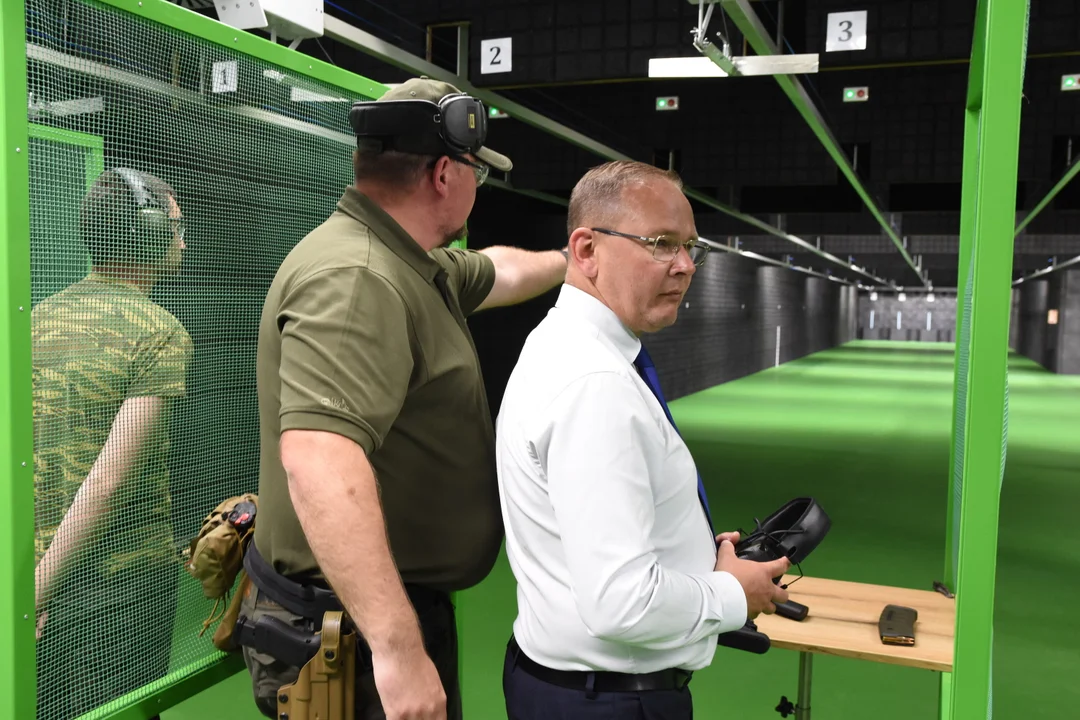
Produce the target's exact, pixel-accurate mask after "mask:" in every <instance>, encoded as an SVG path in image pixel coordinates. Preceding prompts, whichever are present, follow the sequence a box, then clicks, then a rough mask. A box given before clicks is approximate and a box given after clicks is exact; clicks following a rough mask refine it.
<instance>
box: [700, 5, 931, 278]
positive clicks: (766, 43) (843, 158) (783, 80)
mask: <svg viewBox="0 0 1080 720" xmlns="http://www.w3.org/2000/svg"><path fill="white" fill-rule="evenodd" d="M721 6H722V7H723V9H724V11H725V12H727V13H728V15H730V16H731V19H732V20H733V21H734V22H735V24H736V25H737V26H738V28H739V30H740V31H741V32H742V34H743V35H744V36H745V37H746V39H747V41H749V43H750V45H751V46H752V47H753V48H754V51H755V52H757V54H758V55H780V54H781V53H780V50H779V48H777V46H776V43H775V42H774V41H773V39H772V38H770V37H769V34H768V33H767V32H766V31H765V28H764V26H762V24H761V20H760V19H759V18H758V16H757V14H756V13H755V12H754V11H753V9H751V7H750V3H749V2H748V1H747V0H721ZM773 77H774V78H775V79H776V82H777V83H779V85H780V88H781V89H782V90H783V91H784V93H785V94H786V95H787V96H788V97H789V98H790V99H791V102H792V103H793V104H794V105H795V109H797V110H798V111H799V114H800V115H802V116H803V119H804V120H806V122H807V124H808V125H809V126H810V129H811V130H812V131H813V133H814V135H816V136H817V138H818V140H820V141H821V144H822V145H823V146H824V147H825V149H826V150H827V151H828V153H829V155H830V156H832V159H833V160H834V161H835V162H836V165H837V167H839V168H840V171H841V172H842V173H843V174H844V176H845V177H846V178H847V179H848V182H850V183H851V186H852V187H853V188H855V192H857V193H858V194H859V197H860V198H862V201H863V203H865V204H866V208H867V209H868V210H869V211H870V214H871V215H873V216H874V219H875V220H877V222H878V224H879V225H881V228H882V230H884V231H885V234H886V235H888V236H889V239H890V240H892V243H893V245H895V246H896V249H897V250H898V251H899V252H900V254H901V255H902V256H903V258H904V261H905V262H907V264H908V266H910V267H911V270H912V272H914V273H915V275H916V276H918V278H919V283H921V284H922V285H924V286H926V287H929V285H928V284H927V282H926V280H925V279H924V278H923V276H922V273H921V272H920V271H919V268H918V266H917V265H916V264H915V261H914V260H913V259H912V258H911V255H910V254H908V251H907V248H905V247H904V243H903V241H902V240H901V239H900V236H899V235H897V234H896V230H894V229H893V227H892V225H891V224H889V222H888V220H886V219H885V216H884V215H883V214H882V213H881V210H880V209H878V206H877V203H876V202H875V201H874V199H873V198H872V197H870V193H869V192H868V191H867V189H866V187H865V186H864V185H863V183H862V181H861V180H860V179H859V177H858V175H857V174H856V173H855V168H853V167H852V166H851V162H850V161H849V160H848V158H847V155H845V154H844V151H843V149H842V148H841V147H840V143H839V142H838V141H837V139H836V137H835V136H834V135H833V133H832V130H830V129H829V126H828V124H827V123H826V122H825V118H824V117H822V115H821V111H820V110H818V107H817V105H815V104H814V101H813V100H812V99H810V95H808V94H807V92H806V88H804V87H803V84H802V82H800V81H799V79H798V78H797V77H795V76H793V75H774V76H773Z"/></svg>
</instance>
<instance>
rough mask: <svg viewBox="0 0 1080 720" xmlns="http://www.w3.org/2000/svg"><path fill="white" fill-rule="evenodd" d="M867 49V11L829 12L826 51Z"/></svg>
mask: <svg viewBox="0 0 1080 720" xmlns="http://www.w3.org/2000/svg"><path fill="white" fill-rule="evenodd" d="M865 49H866V11H865V10H856V11H855V12H842V13H829V20H828V23H827V31H826V33H825V52H838V51H840V50H865Z"/></svg>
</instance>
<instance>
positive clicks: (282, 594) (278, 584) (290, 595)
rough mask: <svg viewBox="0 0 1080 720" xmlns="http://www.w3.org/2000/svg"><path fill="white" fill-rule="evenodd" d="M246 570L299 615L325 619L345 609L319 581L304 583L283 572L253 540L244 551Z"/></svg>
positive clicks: (273, 597)
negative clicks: (314, 583)
mask: <svg viewBox="0 0 1080 720" xmlns="http://www.w3.org/2000/svg"><path fill="white" fill-rule="evenodd" d="M244 570H246V571H247V574H248V577H250V578H251V582H253V583H255V587H257V588H259V590H260V591H261V592H264V593H266V595H267V597H269V598H270V599H271V600H273V601H274V602H276V603H277V604H278V605H280V606H281V607H283V608H285V609H286V610H288V611H289V612H291V613H293V614H295V615H300V616H302V617H306V618H310V619H313V620H318V621H320V622H321V621H322V617H323V615H324V614H326V613H328V612H336V611H339V610H341V609H342V607H341V603H340V602H339V601H338V599H337V596H336V595H334V593H333V591H331V590H326V589H323V588H321V587H318V586H316V585H310V584H304V585H301V584H300V583H298V582H294V581H293V580H290V579H289V578H287V577H285V576H284V575H282V574H280V573H279V572H278V571H277V570H275V569H274V568H273V566H271V565H270V563H268V562H266V560H265V559H264V558H263V556H262V555H260V554H259V551H258V549H257V548H256V547H255V543H253V542H252V543H248V546H247V550H246V551H245V552H244Z"/></svg>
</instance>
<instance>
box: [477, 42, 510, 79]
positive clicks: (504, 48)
mask: <svg viewBox="0 0 1080 720" xmlns="http://www.w3.org/2000/svg"><path fill="white" fill-rule="evenodd" d="M511 39H512V38H508V37H504V38H494V39H492V40H481V41H480V74H481V75H491V74H492V73H507V72H510V70H511V69H512V67H513V66H512V65H511V63H510V53H511Z"/></svg>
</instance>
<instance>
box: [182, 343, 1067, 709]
mask: <svg viewBox="0 0 1080 720" xmlns="http://www.w3.org/2000/svg"><path fill="white" fill-rule="evenodd" d="M952 353H953V350H952V346H951V345H934V344H928V343H900V342H887V341H886V342H871V341H864V342H855V343H850V344H848V345H845V346H842V347H839V348H835V349H832V350H828V351H825V352H822V353H818V354H815V355H811V356H809V357H805V358H802V359H801V360H796V361H793V362H790V363H786V364H784V365H781V366H780V367H778V368H774V369H770V370H766V371H764V372H761V373H757V374H755V375H752V376H750V377H746V378H743V379H741V380H736V381H733V382H730V383H726V384H724V385H719V386H717V387H714V388H711V389H709V390H705V391H703V392H700V393H697V394H694V395H691V396H688V397H685V398H682V399H679V400H677V401H675V402H673V403H672V405H671V407H672V412H673V414H674V416H675V420H676V422H677V423H678V424H679V428H680V430H681V431H682V433H683V435H684V437H686V439H687V441H688V443H689V444H690V447H691V449H692V450H693V452H694V456H695V458H696V459H697V462H698V465H699V467H700V468H701V472H702V476H703V477H704V479H705V483H706V485H707V487H708V489H709V495H710V498H711V505H712V508H713V515H714V518H715V520H716V523H717V525H718V529H731V528H735V527H742V528H744V529H747V530H749V529H750V527H751V524H752V522H753V518H754V517H755V516H757V517H760V518H764V517H765V516H767V515H768V514H769V513H771V512H772V511H773V510H775V509H776V508H778V507H780V506H781V505H782V504H783V503H785V502H787V501H788V500H790V499H791V498H793V497H796V496H798V495H802V494H811V495H813V496H814V497H816V498H817V499H818V500H819V501H820V502H821V504H822V506H823V507H824V508H825V510H826V511H827V512H828V513H829V515H830V517H831V518H832V520H833V526H832V530H831V531H830V533H829V535H828V536H827V537H826V538H825V540H824V541H823V542H822V544H821V545H820V546H819V547H818V548H817V549H816V550H815V551H814V553H813V554H812V555H811V556H810V558H809V559H808V560H807V561H806V562H805V563H804V564H803V570H804V571H805V572H806V573H808V574H810V575H815V576H820V577H828V578H837V579H844V580H857V581H860V582H868V583H877V584H883V585H892V586H899V587H911V588H919V589H929V588H930V587H931V584H932V583H933V581H935V580H941V574H942V572H943V568H944V558H945V511H946V508H945V501H946V493H947V492H948V489H949V485H948V483H949V482H951V478H950V476H949V473H948V464H949V442H950V437H949V432H950V430H949V428H950V425H949V414H950V413H951V412H952V381H953V369H952V362H953V361H952ZM1009 377H1010V423H1009V451H1008V462H1007V467H1006V473H1005V486H1004V489H1003V492H1002V509H1001V532H1000V540H1001V541H1000V554H999V559H998V571H997V578H998V579H997V594H996V596H995V597H996V618H997V619H996V627H995V640H996V649H995V653H994V671H995V678H996V680H995V686H994V709H995V716H996V717H1002V718H1021V717H1022V718H1032V719H1034V718H1044V717H1046V718H1050V717H1070V716H1071V715H1072V714H1073V712H1074V711H1075V708H1076V707H1078V706H1080V687H1078V685H1077V683H1076V682H1075V679H1074V678H1073V677H1072V676H1071V675H1070V674H1069V666H1070V663H1073V664H1074V663H1075V652H1076V649H1075V644H1074V643H1071V642H1070V640H1069V638H1070V637H1075V633H1074V631H1072V630H1070V628H1072V627H1074V626H1075V623H1074V622H1073V621H1072V620H1071V619H1070V615H1069V612H1070V610H1069V608H1070V606H1071V601H1070V598H1073V597H1076V596H1077V595H1080V558H1078V556H1077V554H1076V548H1078V547H1080V530H1078V529H1077V528H1078V526H1080V524H1078V523H1077V522H1076V521H1075V517H1074V516H1075V509H1076V508H1077V507H1080V440H1078V438H1080V377H1073V376H1058V375H1053V374H1051V373H1048V372H1046V371H1045V370H1043V369H1042V368H1040V367H1038V366H1037V365H1035V364H1034V363H1032V362H1031V361H1029V360H1026V359H1024V358H1021V357H1018V356H1015V355H1014V356H1013V359H1012V363H1011V367H1010V375H1009ZM796 587H797V586H796ZM457 602H458V609H459V616H460V624H461V627H462V638H461V642H462V648H461V651H462V660H463V664H464V670H463V680H462V686H463V687H462V691H463V696H464V703H465V717H466V718H472V719H478V720H501V719H502V718H505V716H506V715H505V710H504V705H503V696H502V685H501V676H502V659H503V653H504V652H505V649H506V641H507V637H508V634H509V632H510V627H511V624H512V623H513V619H514V614H515V607H516V600H515V595H514V580H513V576H512V574H511V573H510V569H509V566H508V565H507V563H506V557H505V555H503V556H502V557H501V558H500V560H499V563H498V565H497V566H496V568H495V570H494V571H493V572H492V574H491V575H490V576H489V577H488V579H487V580H485V581H484V582H483V583H482V584H480V585H479V586H477V587H476V588H473V589H471V590H469V591H467V592H465V593H462V594H461V595H459V597H458V600H457ZM813 611H814V609H813V607H811V608H810V612H811V613H813ZM916 633H918V626H917V625H916ZM797 679H798V653H795V652H792V651H789V650H779V649H773V650H771V651H770V652H769V653H767V654H766V655H751V654H749V653H744V652H739V651H735V650H730V649H728V648H719V649H718V651H717V654H716V659H715V661H714V663H713V665H712V667H710V668H708V669H706V670H704V671H702V672H700V673H698V674H697V675H696V676H695V678H694V682H693V684H692V686H691V687H692V689H693V693H694V698H695V701H694V707H695V716H696V717H702V718H707V719H712V718H744V719H746V720H758V719H763V720H765V719H768V718H779V717H780V716H779V715H778V714H777V713H776V712H775V711H774V709H773V708H775V707H776V705H777V704H778V702H779V700H780V696H781V695H786V696H787V697H788V698H789V699H791V700H794V698H795V693H796V687H797ZM937 688H938V685H937V675H936V674H935V673H933V672H931V671H928V670H916V669H912V668H905V667H897V666H891V665H881V664H877V663H871V662H863V661H858V660H849V659H845V658H835V657H828V656H822V655H819V656H817V657H815V660H814V692H813V702H812V706H813V709H814V711H815V717H822V718H837V719H844V718H864V717H874V718H876V719H878V720H920V719H925V720H930V719H931V718H936V717H937V714H936V707H937V705H936V704H937ZM249 696H250V685H249V681H248V679H247V675H246V673H242V674H240V675H237V676H234V677H233V678H231V679H230V680H229V681H228V682H226V683H222V684H221V685H218V686H217V687H214V688H211V689H210V690H209V691H207V692H205V693H203V694H202V695H200V696H198V697H196V698H193V699H192V700H190V701H188V702H187V703H185V704H183V705H181V706H179V707H177V708H176V709H174V710H172V711H169V712H167V713H165V714H164V720H204V718H206V717H211V716H213V715H214V713H215V712H216V711H217V709H219V708H220V707H222V705H223V704H229V705H232V706H233V707H235V708H237V711H236V712H235V717H236V718H237V720H248V718H249V717H250V718H251V720H254V719H255V718H258V717H261V716H260V715H258V713H257V712H256V711H255V710H254V706H253V705H250V704H249V703H248V698H249ZM249 710H250V712H249Z"/></svg>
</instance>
